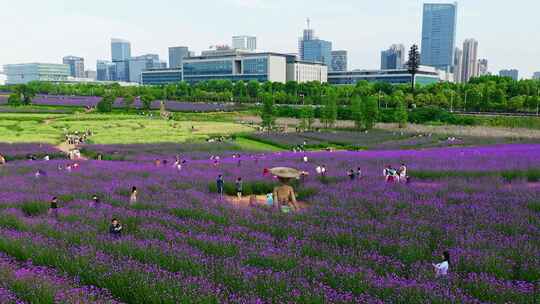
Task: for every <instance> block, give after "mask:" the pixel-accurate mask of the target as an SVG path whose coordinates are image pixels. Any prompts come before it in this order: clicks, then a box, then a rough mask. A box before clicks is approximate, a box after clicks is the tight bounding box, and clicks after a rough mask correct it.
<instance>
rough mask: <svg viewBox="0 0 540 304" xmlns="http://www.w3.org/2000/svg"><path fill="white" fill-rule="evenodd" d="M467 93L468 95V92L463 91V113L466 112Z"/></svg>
mask: <svg viewBox="0 0 540 304" xmlns="http://www.w3.org/2000/svg"><path fill="white" fill-rule="evenodd" d="M467 93H468V91H465V103H464V104H463V107H464V109H463V110H464V112H467Z"/></svg>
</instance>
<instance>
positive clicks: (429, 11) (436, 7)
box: [420, 3, 457, 71]
mask: <svg viewBox="0 0 540 304" xmlns="http://www.w3.org/2000/svg"><path fill="white" fill-rule="evenodd" d="M456 22H457V3H425V4H424V15H423V21H422V51H421V59H420V61H421V64H423V65H427V66H432V67H435V68H437V69H440V70H444V71H450V70H451V67H452V65H453V64H454V49H455V47H456Z"/></svg>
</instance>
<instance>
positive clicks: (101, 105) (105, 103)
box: [97, 98, 112, 113]
mask: <svg viewBox="0 0 540 304" xmlns="http://www.w3.org/2000/svg"><path fill="white" fill-rule="evenodd" d="M97 110H98V112H100V113H110V112H112V102H110V101H109V100H107V99H106V98H102V99H101V100H100V101H99V102H98V104H97Z"/></svg>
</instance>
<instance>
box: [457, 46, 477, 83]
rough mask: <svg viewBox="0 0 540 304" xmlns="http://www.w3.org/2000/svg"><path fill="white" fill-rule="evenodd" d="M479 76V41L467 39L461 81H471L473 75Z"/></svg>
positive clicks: (464, 47)
mask: <svg viewBox="0 0 540 304" xmlns="http://www.w3.org/2000/svg"><path fill="white" fill-rule="evenodd" d="M477 76H478V41H476V40H474V39H466V40H465V42H463V70H462V71H461V81H462V82H465V83H466V82H469V80H470V79H471V78H473V77H477Z"/></svg>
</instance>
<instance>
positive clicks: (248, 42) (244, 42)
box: [232, 35, 257, 51]
mask: <svg viewBox="0 0 540 304" xmlns="http://www.w3.org/2000/svg"><path fill="white" fill-rule="evenodd" d="M232 47H233V49H239V50H250V51H255V50H256V49H257V37H255V36H246V35H243V36H233V37H232Z"/></svg>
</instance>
